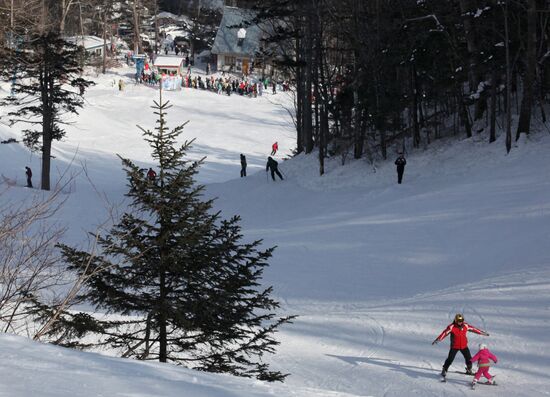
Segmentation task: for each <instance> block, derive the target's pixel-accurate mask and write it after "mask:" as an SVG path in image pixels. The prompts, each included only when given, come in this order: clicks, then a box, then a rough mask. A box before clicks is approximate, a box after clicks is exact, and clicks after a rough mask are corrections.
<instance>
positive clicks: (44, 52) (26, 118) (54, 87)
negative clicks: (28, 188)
mask: <svg viewBox="0 0 550 397" xmlns="http://www.w3.org/2000/svg"><path fill="white" fill-rule="evenodd" d="M19 37H20V38H21V40H19V41H20V43H19V44H18V45H17V46H16V47H13V46H11V47H10V46H7V47H4V48H3V51H2V53H3V61H2V65H1V66H0V74H1V75H2V77H3V78H4V79H5V80H8V81H12V95H10V96H8V97H7V98H5V99H4V100H2V101H1V102H0V105H11V106H14V107H15V109H14V110H12V111H10V112H8V117H9V119H10V121H11V122H12V123H17V122H24V123H27V124H30V128H28V129H25V130H24V131H23V132H24V134H25V136H24V141H25V144H26V145H27V146H28V147H29V148H30V149H31V150H39V151H41V152H42V174H41V177H42V178H41V188H42V189H43V190H50V165H51V157H52V154H51V152H52V142H53V141H56V140H60V139H61V138H63V136H64V135H65V131H64V130H63V128H62V125H63V124H66V121H65V120H64V119H63V118H62V116H63V114H65V113H73V114H78V109H79V108H81V107H82V104H83V99H82V97H81V96H80V95H79V92H78V91H79V89H82V88H86V87H88V86H89V85H90V84H92V82H91V81H88V80H85V79H83V78H82V77H81V73H82V68H81V66H80V65H79V62H78V60H79V57H80V50H79V49H78V48H77V46H76V45H74V44H71V43H68V42H67V41H65V40H64V39H63V37H61V35H60V33H59V32H56V31H51V32H47V33H40V34H30V35H20V36H19Z"/></svg>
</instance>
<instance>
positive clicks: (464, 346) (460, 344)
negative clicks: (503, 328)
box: [432, 313, 489, 377]
mask: <svg viewBox="0 0 550 397" xmlns="http://www.w3.org/2000/svg"><path fill="white" fill-rule="evenodd" d="M468 332H474V333H476V334H480V335H484V336H489V334H488V333H487V332H485V331H482V330H480V329H477V328H476V327H474V326H472V325H470V324H468V323H466V322H464V316H463V315H462V314H460V313H458V314H457V315H456V316H455V319H454V321H453V322H452V323H451V324H449V325H448V326H447V328H445V329H444V330H443V332H442V333H441V334H440V335H439V336H438V337H437V338H435V340H434V341H433V342H432V345H435V344H436V343H438V342H441V341H442V340H443V339H445V338H446V337H447V335H449V334H450V335H451V349H450V350H449V355H448V356H447V360H445V363H444V364H443V370H442V371H441V376H443V377H445V376H446V375H447V370H448V369H449V367H450V366H451V364H452V363H453V360H454V359H455V356H456V354H457V353H458V352H459V351H460V352H461V353H462V355H463V356H464V361H465V362H466V373H467V374H468V375H473V374H474V373H473V372H472V361H471V360H472V354H471V353H470V349H468V338H467V336H466V334H467V333H468Z"/></svg>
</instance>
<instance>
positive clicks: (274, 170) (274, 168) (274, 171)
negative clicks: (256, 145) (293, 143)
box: [265, 157, 283, 181]
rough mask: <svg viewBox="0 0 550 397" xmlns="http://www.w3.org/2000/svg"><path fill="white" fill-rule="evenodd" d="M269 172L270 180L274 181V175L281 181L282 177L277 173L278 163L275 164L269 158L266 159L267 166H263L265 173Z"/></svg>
mask: <svg viewBox="0 0 550 397" xmlns="http://www.w3.org/2000/svg"><path fill="white" fill-rule="evenodd" d="M269 170H271V178H272V179H273V180H275V174H277V175H278V176H279V178H281V181H282V180H283V176H282V175H281V173H280V172H279V163H277V162H276V161H275V160H273V159H272V158H271V157H268V158H267V164H266V166H265V172H267V171H269Z"/></svg>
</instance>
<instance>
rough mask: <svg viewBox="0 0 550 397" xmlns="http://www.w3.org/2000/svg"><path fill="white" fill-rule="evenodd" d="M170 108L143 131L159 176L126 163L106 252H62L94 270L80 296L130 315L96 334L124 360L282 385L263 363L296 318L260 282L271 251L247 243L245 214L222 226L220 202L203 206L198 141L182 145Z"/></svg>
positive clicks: (158, 107)
mask: <svg viewBox="0 0 550 397" xmlns="http://www.w3.org/2000/svg"><path fill="white" fill-rule="evenodd" d="M168 108H169V104H168V103H163V102H162V96H161V99H160V101H159V102H155V106H153V109H155V114H157V115H158V120H157V125H156V127H155V129H154V131H150V130H145V129H142V131H143V135H144V138H145V140H146V141H147V142H148V144H149V145H150V147H151V148H152V157H153V158H154V159H155V161H156V162H157V163H158V170H159V173H158V177H157V178H156V179H155V180H154V181H151V180H148V178H147V177H146V176H144V175H143V173H142V172H141V171H140V168H139V167H138V166H137V165H136V164H134V163H133V162H132V161H131V160H129V159H124V158H123V159H122V163H123V168H124V170H125V171H126V174H127V178H128V181H129V191H128V193H127V196H128V197H129V198H130V199H131V204H130V209H131V210H132V212H126V213H124V214H123V216H122V218H121V220H120V222H119V223H118V224H117V225H115V226H114V227H113V228H112V229H111V230H110V232H109V233H108V234H107V235H106V236H104V237H103V236H102V237H99V238H98V246H99V247H100V248H101V250H100V254H99V255H97V256H93V255H90V254H88V253H85V252H82V251H78V250H76V249H74V248H70V247H68V246H62V250H63V254H64V256H65V258H66V260H67V262H68V263H69V265H68V268H69V269H70V270H73V271H76V272H78V273H79V274H80V275H83V274H93V275H92V276H90V277H89V278H88V279H87V281H86V287H87V291H86V292H85V293H84V294H83V295H82V297H81V298H83V299H84V300H87V301H89V302H91V303H92V304H94V305H96V307H97V309H102V310H106V312H108V313H113V314H120V315H125V316H126V317H124V319H123V320H120V319H118V318H117V319H115V320H96V323H95V324H94V325H93V328H94V329H95V331H98V330H102V331H101V333H102V334H103V337H104V338H103V339H102V343H104V344H107V345H110V346H111V347H114V348H118V349H120V350H121V352H122V355H123V356H126V357H134V358H138V359H158V360H159V361H161V362H167V361H170V362H176V363H180V364H185V365H188V366H189V367H192V368H196V369H201V370H206V371H210V372H226V373H231V374H234V375H239V376H245V377H256V378H258V379H263V380H268V381H283V380H284V378H285V377H286V375H285V374H282V373H281V372H278V371H271V370H270V369H269V366H268V365H266V364H265V363H262V362H261V361H260V359H261V357H262V356H263V355H264V353H274V349H275V347H276V346H277V345H278V344H279V342H277V341H276V340H275V339H274V337H273V334H274V332H276V330H277V328H278V327H279V326H280V325H282V324H284V323H287V322H290V321H291V320H292V316H289V317H283V318H276V315H275V313H274V310H275V309H277V308H278V307H279V303H278V302H276V301H275V300H273V299H272V298H271V297H270V295H271V293H272V288H271V287H269V288H265V289H263V288H262V287H261V285H260V281H261V277H262V273H263V269H264V268H265V267H266V266H267V265H268V264H267V260H268V259H269V258H270V257H271V255H272V252H273V248H269V249H267V250H265V251H260V250H259V246H260V244H261V241H254V242H252V243H246V244H243V243H241V242H240V240H241V239H242V235H241V228H240V226H239V224H238V223H239V217H237V216H235V217H233V218H231V219H229V220H222V219H221V218H220V214H219V213H217V212H214V211H213V200H204V198H203V197H202V195H203V194H202V193H203V189H204V187H203V186H201V185H197V184H196V183H195V180H194V176H195V174H196V173H197V171H198V168H199V166H200V165H201V163H202V160H201V161H191V160H187V159H186V152H187V151H188V150H189V147H190V145H191V143H192V141H190V142H187V141H186V142H185V143H184V144H183V145H181V146H177V144H176V141H177V138H178V137H179V136H180V134H181V133H182V131H183V128H184V125H185V124H183V125H180V126H178V127H176V128H174V129H173V130H171V131H169V130H168V128H167V124H166V120H165V112H166V110H167V109H168ZM140 128H141V127H140ZM87 320H88V319H87ZM65 325H66V324H65ZM58 331H59V330H58Z"/></svg>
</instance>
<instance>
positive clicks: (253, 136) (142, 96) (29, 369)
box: [0, 70, 550, 397]
mask: <svg viewBox="0 0 550 397" xmlns="http://www.w3.org/2000/svg"><path fill="white" fill-rule="evenodd" d="M124 72H125V73H127V74H128V76H129V75H130V72H131V71H130V70H126V71H124ZM118 78H119V76H118V75H115V74H113V75H112V76H108V77H100V78H98V85H97V86H95V87H93V88H92V89H91V91H90V92H89V93H88V94H87V95H86V99H87V105H86V108H85V109H84V110H83V111H82V114H81V116H80V117H79V118H78V119H75V121H76V124H74V125H72V126H70V128H69V134H68V136H67V138H66V140H65V142H62V143H59V144H56V146H55V156H56V158H55V160H54V172H52V174H54V175H55V176H56V177H57V175H60V174H62V173H63V172H64V170H66V169H67V167H68V164H70V163H71V162H72V165H71V166H70V170H71V172H75V173H77V172H79V171H80V170H81V169H82V166H83V165H85V168H86V173H82V172H81V173H80V174H78V176H77V177H76V183H75V185H74V186H73V188H72V189H70V190H71V191H70V192H67V198H68V200H67V202H66V204H65V206H64V208H63V210H62V211H61V212H60V213H59V215H58V219H56V220H58V221H60V222H64V223H66V224H68V226H69V232H68V233H67V235H66V237H65V238H66V240H67V241H69V242H70V243H79V242H81V241H83V240H84V238H85V236H84V231H85V230H93V228H94V227H95V225H97V224H99V223H100V222H102V221H103V220H104V219H105V217H106V216H107V210H106V208H105V207H106V206H108V205H107V204H106V201H108V202H109V203H115V204H119V203H121V202H122V201H123V196H122V195H123V193H124V192H125V189H126V188H125V181H124V176H123V173H122V172H121V170H120V164H119V160H118V158H117V157H116V156H115V153H119V154H121V155H123V156H127V157H130V158H132V159H134V160H135V161H138V162H139V163H140V164H142V165H143V166H144V167H149V166H151V165H153V164H152V163H151V160H150V156H149V153H148V148H147V146H146V145H145V143H144V142H143V141H142V140H141V139H140V131H139V129H138V128H137V127H135V125H136V124H139V125H141V126H143V127H145V128H152V127H153V126H154V122H155V118H154V116H153V114H152V112H151V111H150V109H149V106H150V105H151V104H152V101H153V100H154V99H157V98H156V96H157V92H156V91H154V90H152V89H150V88H147V87H141V86H134V85H132V84H129V85H128V86H127V89H126V90H125V91H124V92H119V91H118V90H117V89H116V88H115V87H113V86H112V85H111V81H112V80H113V79H118ZM165 97H166V98H168V99H170V101H171V103H172V104H173V108H172V109H171V110H170V111H169V115H168V120H169V122H170V124H171V125H176V124H179V123H182V122H184V121H186V120H190V123H189V124H188V125H187V126H186V128H185V131H186V136H187V137H188V138H189V139H191V138H194V137H196V138H197V139H196V141H195V145H194V148H193V151H192V153H191V156H193V158H200V157H202V156H204V155H206V156H208V158H207V160H206V163H205V166H204V167H203V169H202V170H201V172H200V174H199V181H200V182H201V183H206V184H207V185H208V186H207V187H208V194H209V195H212V196H216V197H218V200H217V201H216V205H217V208H219V209H221V210H222V211H223V214H225V216H226V217H229V216H231V215H232V214H240V215H241V216H242V218H243V221H242V224H243V226H244V231H245V235H246V238H248V239H256V238H263V239H264V241H265V244H266V246H272V245H277V246H278V248H277V250H276V251H275V255H274V257H273V260H272V261H271V266H270V268H269V269H267V271H266V280H265V281H266V283H268V284H272V285H274V287H275V294H276V295H277V297H278V298H279V299H280V300H281V301H282V302H283V310H284V311H285V312H286V313H289V314H298V315H299V316H300V317H299V318H298V319H297V320H296V321H295V323H294V324H293V325H289V326H287V327H285V328H284V329H282V330H281V333H280V339H281V341H282V345H281V347H280V349H279V353H278V354H277V355H276V356H274V357H269V358H268V359H269V360H270V361H271V362H272V363H273V365H274V367H275V368H276V369H280V370H282V371H284V372H290V373H291V374H292V375H291V376H290V377H289V378H288V380H287V382H286V383H285V384H284V385H271V384H262V383H260V382H256V381H251V380H242V379H234V378H231V377H228V376H219V375H209V374H196V373H194V372H192V371H188V370H185V369H182V368H175V367H173V366H169V365H160V364H154V363H147V364H145V363H139V362H133V361H127V360H121V359H113V358H109V357H104V356H99V355H95V354H91V353H79V352H74V351H67V350H63V349H59V348H55V347H52V346H44V345H39V344H36V343H33V342H30V341H27V340H25V339H22V338H19V337H14V336H8V335H2V336H0V373H1V374H2V376H1V378H0V396H3V395H5V396H25V397H27V396H34V395H44V396H50V395H51V396H54V395H55V396H61V397H66V396H67V397H68V396H73V395H74V393H75V390H76V389H78V392H79V393H80V394H79V395H82V396H84V397H87V396H99V395H109V396H140V397H141V396H176V395H191V396H194V397H195V396H208V397H218V396H260V395H264V394H271V395H276V396H280V397H286V396H310V395H311V396H340V397H347V396H388V397H389V396H409V395H417V396H459V395H463V394H465V393H468V392H469V391H468V383H469V382H470V380H471V378H468V377H466V376H464V375H462V374H458V373H454V372H450V374H449V382H448V383H446V384H442V383H439V381H438V376H437V375H438V372H439V371H440V369H441V365H442V363H443V361H444V359H445V357H446V355H447V350H448V341H445V342H444V343H441V344H439V345H437V346H431V341H432V340H433V339H434V338H435V337H436V336H437V335H438V334H439V332H441V330H442V329H443V328H444V327H445V326H446V325H447V324H448V323H449V322H450V321H451V319H452V317H453V316H454V314H455V313H457V312H463V313H464V315H465V317H466V321H467V322H470V323H472V324H473V325H475V326H478V327H480V328H483V329H486V330H487V331H488V332H489V333H490V334H491V335H490V337H481V336H479V335H475V334H471V337H470V346H471V348H472V350H474V351H475V350H476V346H477V344H478V343H479V342H481V341H483V342H485V343H487V344H488V345H489V347H490V348H491V350H492V351H493V352H494V353H495V354H496V355H497V356H498V357H499V360H500V361H499V364H498V365H497V366H495V367H494V368H492V369H491V371H492V372H493V373H495V374H497V375H498V376H497V380H499V383H500V385H499V386H497V387H490V386H480V387H479V389H480V390H478V391H477V392H482V393H483V394H484V395H489V396H500V395H513V396H544V395H548V390H550V378H549V377H548V375H547V374H548V373H550V349H549V347H550V339H549V338H548V332H549V331H550V266H549V265H550V248H549V247H550V244H549V243H550V226H548V225H549V224H550V223H549V221H550V164H549V162H548V153H549V152H550V135H548V134H547V133H546V132H544V131H542V132H539V133H538V134H534V135H533V136H532V137H530V139H528V140H525V141H521V142H520V144H518V145H516V146H515V147H514V148H513V149H512V152H511V153H510V154H509V155H506V152H505V150H504V145H503V143H502V142H501V141H497V142H496V143H494V144H492V145H489V144H487V143H486V142H484V141H483V139H482V138H481V137H476V138H474V139H470V140H461V141H458V142H456V141H455V142H450V141H438V142H436V143H434V144H433V145H431V146H430V147H429V148H428V149H427V150H426V151H419V152H414V153H411V154H410V155H409V156H408V158H407V161H408V164H407V167H406V170H405V177H404V183H403V184H402V185H397V183H396V174H395V166H394V165H393V161H388V162H379V163H377V164H376V168H373V167H372V166H371V165H369V164H368V163H367V162H366V161H364V160H360V161H352V162H351V163H349V164H347V165H346V166H345V167H340V166H339V165H338V162H339V160H338V159H332V160H330V161H329V164H328V165H327V169H328V172H327V174H326V175H324V176H323V177H319V176H318V175H317V170H318V166H317V164H316V157H315V156H313V155H312V156H303V155H302V156H298V157H297V158H295V159H293V160H290V161H280V160H282V157H284V156H285V155H288V154H289V153H290V151H291V149H292V148H293V147H294V134H293V132H292V125H291V121H290V120H289V118H288V116H287V112H286V110H285V109H284V107H282V106H280V105H277V104H278V103H282V104H284V103H288V99H286V98H284V97H283V94H278V95H275V96H273V95H268V96H264V97H263V98H257V99H249V98H242V97H238V96H231V97H226V96H218V95H216V94H213V93H210V92H202V91H193V90H184V91H180V92H168V93H165ZM18 136H19V135H18V132H17V130H8V129H7V128H6V127H5V126H3V125H0V138H1V139H2V140H4V139H6V138H9V137H18ZM274 141H278V142H279V146H280V148H281V152H280V153H279V154H278V155H277V160H279V164H280V168H281V170H282V171H283V173H284V175H285V177H286V178H285V181H283V182H280V181H277V182H272V181H271V180H270V179H269V178H266V174H265V172H264V167H265V159H266V157H267V155H269V151H270V147H271V143H273V142H274ZM75 153H76V154H75ZM240 153H244V154H246V156H247V159H248V163H249V176H248V177H247V178H237V177H238V171H239V154H240ZM27 164H31V166H32V167H33V170H35V175H37V174H39V172H38V170H39V161H38V159H37V158H36V157H35V156H33V155H30V154H29V153H28V152H27V151H26V150H25V149H24V148H22V147H21V146H18V145H13V144H11V145H0V171H1V172H2V174H4V175H5V176H7V177H9V178H11V179H17V182H18V185H22V184H23V182H24V173H23V172H24V171H23V168H24V166H25V165H27ZM256 171H258V172H256ZM88 179H89V180H91V181H92V182H93V186H91V185H90V182H89V180H88ZM36 184H38V182H37V181H35V185H36ZM5 187H6V185H5V184H4V185H0V190H1V191H4V189H5ZM97 192H99V193H97ZM31 194H38V195H40V194H42V193H41V192H39V191H38V190H36V191H29V190H27V189H24V188H22V187H12V188H9V189H8V190H7V191H5V192H4V193H3V194H2V195H1V196H0V200H1V202H2V203H6V202H8V201H9V200H17V201H20V200H22V199H24V198H25V197H28V196H29V195H31ZM451 369H455V370H461V369H463V360H462V358H461V356H460V355H459V356H457V358H456V360H455V363H454V365H453V367H452V368H451ZM10 379H11V380H10ZM82 385H85V387H84V386H82ZM482 387H483V390H481V388H482ZM36 390H40V393H41V394H40V393H38V394H37V392H36ZM86 393H87V394H86Z"/></svg>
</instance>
